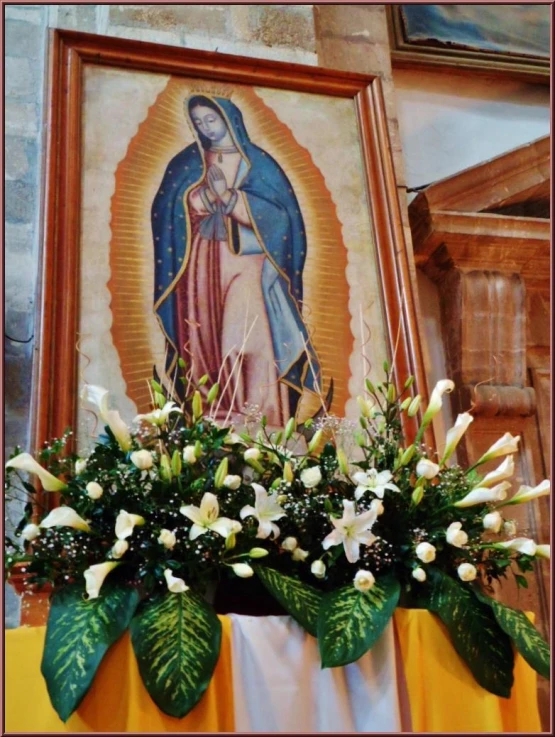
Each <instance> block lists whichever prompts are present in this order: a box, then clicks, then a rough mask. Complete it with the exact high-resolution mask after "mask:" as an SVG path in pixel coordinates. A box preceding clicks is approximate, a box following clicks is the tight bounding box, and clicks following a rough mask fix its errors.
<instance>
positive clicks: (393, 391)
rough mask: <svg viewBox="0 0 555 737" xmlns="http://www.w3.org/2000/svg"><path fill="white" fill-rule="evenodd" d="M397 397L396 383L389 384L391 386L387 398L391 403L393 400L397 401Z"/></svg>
mask: <svg viewBox="0 0 555 737" xmlns="http://www.w3.org/2000/svg"><path fill="white" fill-rule="evenodd" d="M396 397H397V390H396V389H395V384H389V386H388V387H387V392H386V395H385V398H386V399H387V401H388V402H389V403H390V404H391V403H392V402H394V401H395V398H396Z"/></svg>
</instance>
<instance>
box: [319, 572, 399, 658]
mask: <svg viewBox="0 0 555 737" xmlns="http://www.w3.org/2000/svg"><path fill="white" fill-rule="evenodd" d="M399 594H400V585H399V581H398V580H397V579H396V578H395V577H394V576H390V575H388V576H382V577H381V578H379V579H376V583H375V584H374V586H373V587H372V588H371V589H370V591H366V592H361V591H357V589H355V587H354V586H353V585H352V584H351V585H349V586H344V587H342V588H340V589H336V590H335V591H331V592H330V593H328V594H326V595H325V596H324V597H323V598H322V603H321V605H320V613H319V616H318V645H319V647H320V657H321V658H322V667H323V668H337V667H339V666H341V665H347V664H348V663H353V662H354V661H355V660H358V659H359V658H360V657H361V656H362V655H364V653H366V652H368V650H370V648H371V647H372V645H374V643H375V642H376V641H377V640H378V638H379V637H380V635H381V634H382V633H383V631H384V629H385V627H386V625H387V623H388V622H389V620H390V619H391V617H392V616H393V612H394V610H395V607H396V606H397V602H398V600H399Z"/></svg>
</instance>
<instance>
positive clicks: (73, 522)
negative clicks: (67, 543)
mask: <svg viewBox="0 0 555 737" xmlns="http://www.w3.org/2000/svg"><path fill="white" fill-rule="evenodd" d="M39 527H45V528H49V527H73V529H75V530H82V531H83V532H90V531H91V528H90V527H89V524H88V522H85V520H84V519H83V518H82V517H80V516H79V515H78V514H77V512H76V511H75V510H74V509H72V508H71V507H56V509H53V510H52V511H51V512H50V514H48V515H47V516H46V517H45V518H44V519H43V520H42V522H41V523H40V525H39Z"/></svg>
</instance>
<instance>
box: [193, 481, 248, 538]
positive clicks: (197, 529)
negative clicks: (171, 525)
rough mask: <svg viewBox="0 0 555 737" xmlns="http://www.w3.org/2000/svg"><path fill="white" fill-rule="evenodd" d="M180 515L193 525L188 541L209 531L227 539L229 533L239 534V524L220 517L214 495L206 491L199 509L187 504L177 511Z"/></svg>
mask: <svg viewBox="0 0 555 737" xmlns="http://www.w3.org/2000/svg"><path fill="white" fill-rule="evenodd" d="M179 511H180V512H181V514H182V515H184V516H185V517H187V519H190V520H191V522H192V523H193V524H192V526H191V529H190V530H189V540H195V539H196V538H197V537H199V536H200V535H204V533H205V532H208V531H209V530H211V531H212V532H216V533H218V535H221V536H222V537H229V535H231V533H237V532H241V529H242V527H241V524H240V523H239V522H236V521H235V520H232V519H228V518H227V517H220V516H219V514H220V505H219V503H218V498H217V497H216V495H215V494H212V493H211V492H209V491H207V492H206V494H205V495H204V496H203V497H202V499H201V502H200V507H195V506H193V505H192V504H187V505H185V506H183V507H181V508H180V509H179Z"/></svg>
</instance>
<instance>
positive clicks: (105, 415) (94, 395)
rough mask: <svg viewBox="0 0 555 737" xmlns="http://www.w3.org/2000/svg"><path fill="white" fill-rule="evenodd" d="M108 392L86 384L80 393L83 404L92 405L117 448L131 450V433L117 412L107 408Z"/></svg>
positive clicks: (99, 387)
mask: <svg viewBox="0 0 555 737" xmlns="http://www.w3.org/2000/svg"><path fill="white" fill-rule="evenodd" d="M109 395H110V392H109V391H108V390H107V389H103V388H102V387H101V386H95V385H93V384H87V385H86V386H85V387H83V390H82V392H81V399H82V400H83V401H84V402H88V403H89V404H93V405H94V406H95V407H96V408H97V409H98V412H99V414H100V419H101V420H102V421H103V422H104V424H105V425H108V427H109V428H110V430H111V431H112V434H113V436H114V437H115V439H116V440H117V442H118V445H119V447H120V448H121V449H122V450H124V451H128V450H130V449H131V433H130V432H129V428H128V427H127V425H126V424H125V422H124V421H123V420H122V419H121V417H120V414H119V412H117V411H116V410H114V409H109V408H108V397H109Z"/></svg>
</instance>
